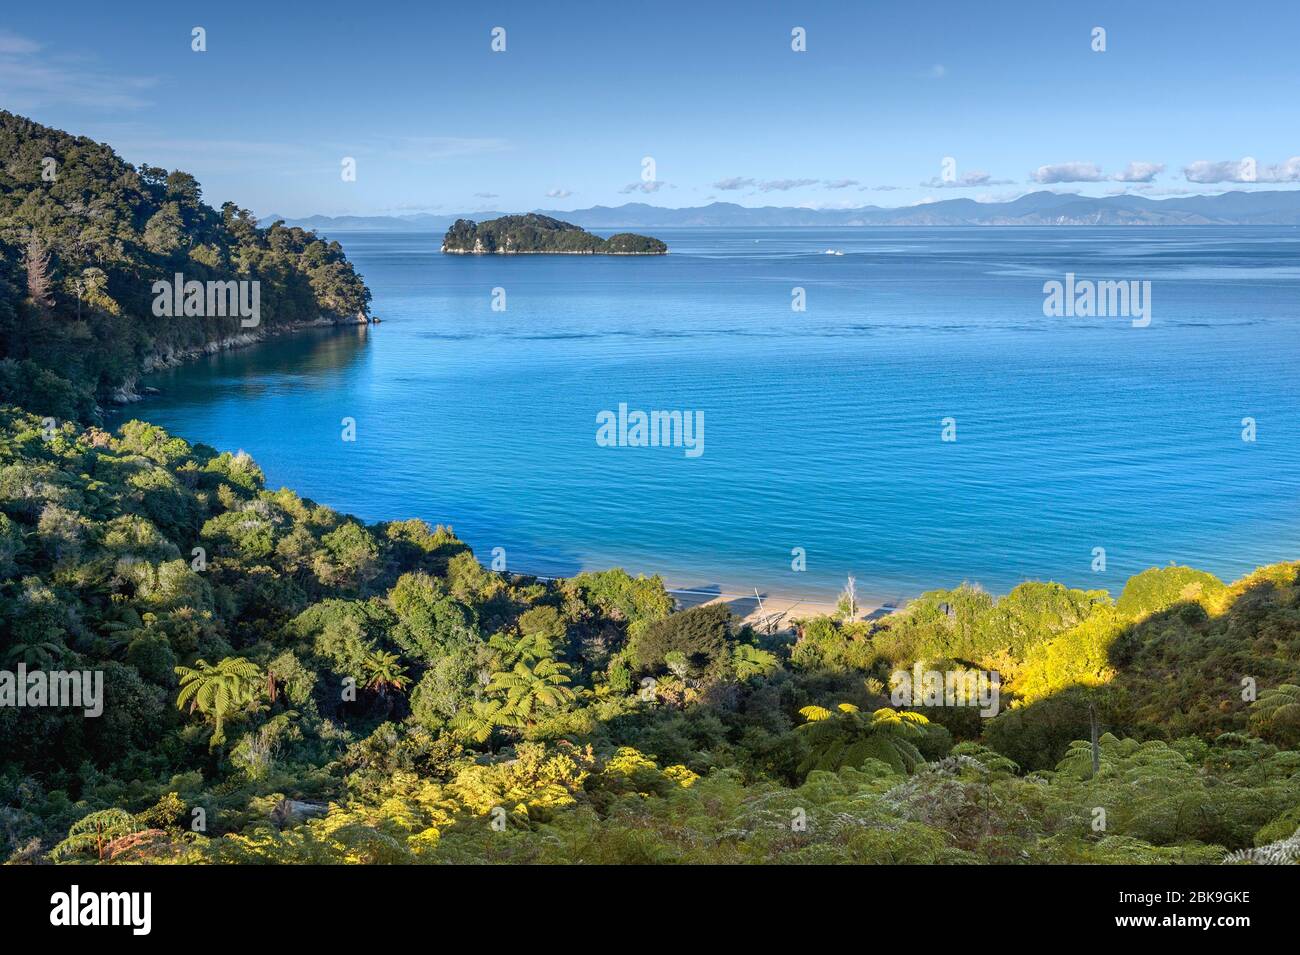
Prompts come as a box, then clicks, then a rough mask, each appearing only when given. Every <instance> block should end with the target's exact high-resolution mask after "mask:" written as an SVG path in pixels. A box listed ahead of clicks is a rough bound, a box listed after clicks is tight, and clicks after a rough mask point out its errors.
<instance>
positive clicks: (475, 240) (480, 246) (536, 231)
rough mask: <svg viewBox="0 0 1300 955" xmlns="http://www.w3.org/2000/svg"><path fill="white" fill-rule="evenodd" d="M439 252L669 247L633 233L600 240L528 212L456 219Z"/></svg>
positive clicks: (630, 251)
mask: <svg viewBox="0 0 1300 955" xmlns="http://www.w3.org/2000/svg"><path fill="white" fill-rule="evenodd" d="M442 251H444V252H450V253H452V254H455V255H492V254H496V255H529V254H533V255H536V254H553V255H664V254H666V253H667V252H668V246H667V245H666V244H665V243H664V242H662V241H660V240H659V239H654V238H651V237H650V236H648V235H637V234H635V233H633V232H620V233H618V234H617V235H611V236H610V237H609V238H608V239H602V238H601V237H600V236H598V235H593V234H592V233H590V232H588V231H587V230H586V229H582V228H579V227H578V226H576V225H574V224H573V223H571V222H561V221H560V220H559V219H552V218H551V217H550V216H543V215H538V214H537V213H535V212H530V213H528V214H527V215H522V216H501V218H499V219H489V220H488V221H487V222H478V223H476V222H474V220H472V219H457V220H456V221H455V222H454V223H452V226H451V228H450V229H448V230H447V234H446V235H445V236H443V238H442Z"/></svg>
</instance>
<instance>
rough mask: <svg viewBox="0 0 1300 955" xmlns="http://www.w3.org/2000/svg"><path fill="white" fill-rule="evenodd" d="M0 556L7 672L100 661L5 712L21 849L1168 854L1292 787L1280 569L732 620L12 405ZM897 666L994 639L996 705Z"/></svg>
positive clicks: (12, 832) (131, 426)
mask: <svg viewBox="0 0 1300 955" xmlns="http://www.w3.org/2000/svg"><path fill="white" fill-rule="evenodd" d="M0 565H3V566H0V572H2V575H3V578H4V580H5V581H6V582H5V583H4V584H3V586H2V587H0V630H2V632H3V641H2V642H0V656H2V660H0V667H3V668H7V669H10V670H12V669H14V668H15V667H16V666H17V665H18V663H20V662H21V663H24V664H26V665H27V666H28V667H43V668H46V669H73V668H94V669H99V670H102V671H103V673H104V682H105V706H104V713H103V715H102V716H100V717H98V718H86V717H84V716H83V715H82V713H81V711H79V710H74V709H56V708H48V707H47V708H44V709H40V710H32V709H15V708H11V707H0V740H2V741H3V748H2V749H0V842H2V843H3V844H2V845H0V853H3V855H4V856H6V857H9V858H11V859H13V860H14V861H36V860H41V859H51V860H55V861H63V862H93V861H97V860H100V859H103V860H104V861H106V862H107V861H114V862H121V861H132V860H135V861H138V860H146V859H148V860H171V861H191V862H202V861H214V862H242V861H281V862H307V861H337V862H381V861H400V862H406V861H432V862H465V861H492V862H506V861H514V862H546V861H573V860H582V861H591V862H594V861H606V862H653V861H701V862H703V861H717V862H744V861H753V862H809V861H820V862H835V861H861V862H943V861H962V862H987V861H993V862H1096V861H1115V862H1169V861H1174V862H1192V861H1218V860H1220V859H1222V858H1223V856H1224V854H1225V852H1228V851H1231V850H1241V849H1247V848H1249V847H1251V846H1253V845H1255V844H1264V843H1269V842H1275V841H1277V840H1280V839H1283V838H1286V837H1288V836H1290V835H1291V834H1292V832H1293V831H1294V829H1295V827H1296V824H1297V816H1298V815H1300V808H1298V807H1300V752H1297V750H1296V749H1295V746H1296V745H1297V740H1298V739H1300V730H1298V729H1297V728H1298V727H1300V718H1298V717H1297V713H1298V711H1300V689H1297V686H1296V684H1297V682H1300V681H1297V679H1296V660H1297V657H1298V654H1300V580H1298V574H1300V564H1285V565H1276V566H1273V567H1268V568H1264V569H1263V570H1261V571H1259V572H1257V573H1255V574H1253V575H1251V576H1250V577H1247V578H1246V579H1244V580H1241V581H1238V582H1236V583H1234V584H1231V585H1225V584H1223V583H1221V582H1220V581H1218V580H1216V579H1215V578H1213V577H1212V576H1210V575H1208V574H1203V573H1199V572H1197V571H1193V570H1191V569H1188V568H1182V567H1168V568H1161V569H1155V570H1151V571H1147V572H1146V573H1144V574H1141V575H1139V576H1137V577H1135V578H1133V580H1132V581H1131V582H1130V583H1129V585H1128V587H1127V588H1126V589H1125V590H1124V592H1123V594H1121V595H1120V597H1119V599H1118V600H1115V601H1112V600H1111V599H1110V598H1109V597H1108V596H1107V595H1106V594H1105V593H1103V592H1099V591H1090V592H1084V591H1078V590H1070V589H1068V588H1065V587H1062V586H1059V585H1056V584H1046V583H1026V584H1022V585H1021V586H1019V587H1017V588H1016V589H1015V590H1013V591H1012V592H1011V593H1009V594H1007V595H1006V596H1004V597H1002V598H1001V599H994V598H993V597H991V596H990V595H988V594H986V593H984V592H982V591H980V590H978V589H977V588H974V587H969V586H963V587H961V588H958V589H956V590H953V591H945V592H936V593H931V594H926V595H925V596H923V597H922V598H920V599H918V600H917V601H915V602H914V603H913V604H911V605H910V606H909V607H907V608H906V609H905V610H904V611H902V612H901V613H899V614H896V615H894V616H891V617H887V618H884V619H881V620H878V621H874V622H863V621H856V622H842V621H838V620H833V619H831V618H827V617H820V618H816V619H812V620H807V621H804V622H802V623H801V625H800V626H799V628H798V631H797V633H796V634H782V633H778V634H773V635H759V634H755V633H754V632H752V631H751V630H749V629H748V628H745V627H740V626H738V625H737V623H736V621H735V620H734V619H733V618H732V617H731V615H730V614H729V612H728V611H727V609H726V608H725V607H724V606H719V605H710V606H705V607H700V608H696V609H693V610H688V611H684V612H672V601H671V600H670V598H669V596H668V595H667V594H666V593H665V591H664V589H663V586H662V584H661V582H660V581H659V580H658V579H646V578H632V577H629V576H628V575H627V574H625V573H623V572H622V571H618V570H613V571H608V572H604V573H598V574H584V575H581V576H578V577H575V578H573V579H570V580H564V581H557V582H548V583H543V582H540V581H536V580H531V579H528V578H521V577H512V576H505V575H501V574H497V573H494V572H491V571H489V570H486V569H484V568H483V567H482V566H481V565H480V564H479V563H478V562H477V561H476V560H475V559H474V557H473V555H472V554H471V553H470V552H469V550H468V549H467V548H466V547H465V546H464V545H463V544H462V543H461V542H459V541H458V540H457V539H456V537H455V536H454V535H453V534H452V532H451V531H450V530H449V529H447V528H431V527H428V526H427V525H425V524H423V523H421V522H419V521H400V522H394V523H388V524H381V525H376V526H369V527H367V526H364V525H362V524H361V523H359V522H357V521H356V520H353V519H351V518H349V517H347V516H346V515H342V514H338V513H335V512H334V511H331V510H330V509H329V508H327V507H323V506H320V505H318V504H315V503H313V502H311V501H307V500H304V499H302V498H300V497H298V496H297V495H296V494H294V493H293V492H292V491H289V490H283V489H282V490H278V491H272V490H268V489H267V488H266V487H265V486H264V481H263V476H262V473H261V472H260V470H259V469H258V468H257V466H256V464H254V462H253V461H251V460H250V459H249V458H248V457H246V456H243V455H231V454H228V453H223V454H218V453H217V452H216V451H214V450H213V449H211V448H207V447H204V446H202V445H190V444H188V443H186V442H185V441H183V440H181V439H179V438H175V437H172V436H169V435H167V434H165V433H164V432H162V431H161V430H160V429H158V428H156V427H154V426H151V425H148V424H145V423H142V422H139V421H133V422H130V423H128V424H126V425H124V426H123V427H122V428H121V429H119V431H118V432H117V433H116V434H113V435H110V434H107V433H105V432H103V431H101V430H98V429H97V428H95V427H93V426H90V427H81V426H78V425H74V424H71V423H65V424H62V425H60V426H58V427H55V428H51V427H49V422H47V421H43V420H42V419H40V418H38V417H36V416H33V415H29V414H26V413H24V412H22V411H19V410H18V409H15V408H12V407H10V408H5V409H4V410H3V411H0ZM916 660H922V661H925V664H926V666H929V667H938V668H943V669H946V668H953V667H956V668H961V667H968V666H969V667H985V668H996V669H998V670H999V671H1000V672H1001V673H1002V674H1003V676H1004V683H1003V700H1002V707H1003V708H1002V712H1001V713H1000V714H999V715H997V716H996V717H995V718H992V719H981V718H980V717H979V716H978V715H977V714H976V713H975V711H974V710H972V709H969V708H958V707H917V708H915V709H914V710H902V711H900V710H898V709H896V708H893V707H891V706H890V702H889V699H888V688H887V686H886V684H887V681H888V678H889V674H890V672H891V671H893V670H894V669H895V668H897V667H900V666H901V667H905V666H910V665H911V664H912V663H913V662H914V661H916ZM1247 677H1250V678H1253V679H1254V680H1255V681H1256V682H1257V684H1258V691H1259V692H1258V694H1257V695H1258V699H1257V700H1255V701H1254V702H1252V701H1250V700H1249V699H1243V686H1242V680H1243V679H1245V678H1247ZM1090 706H1091V707H1092V708H1093V712H1095V713H1096V714H1097V719H1098V722H1099V727H1098V728H1099V731H1100V733H1101V735H1100V739H1099V742H1098V747H1097V750H1098V752H1097V756H1098V760H1099V768H1098V771H1097V772H1096V773H1095V774H1094V773H1093V771H1092V749H1091V746H1090V744H1089V743H1088V742H1087V740H1088V738H1089V733H1090V716H1089V707H1090ZM1098 810H1104V812H1105V826H1104V828H1102V829H1097V828H1094V826H1095V822H1096V819H1097V818H1098V815H1097V811H1098ZM199 823H201V825H199ZM196 826H197V829H196Z"/></svg>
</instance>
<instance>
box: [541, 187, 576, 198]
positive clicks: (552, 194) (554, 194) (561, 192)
mask: <svg viewBox="0 0 1300 955" xmlns="http://www.w3.org/2000/svg"><path fill="white" fill-rule="evenodd" d="M571 195H573V193H572V192H571V191H570V190H568V189H548V190H546V198H547V199H567V198H569V196H571Z"/></svg>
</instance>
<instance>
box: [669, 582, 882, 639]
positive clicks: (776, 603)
mask: <svg viewBox="0 0 1300 955" xmlns="http://www.w3.org/2000/svg"><path fill="white" fill-rule="evenodd" d="M668 593H670V594H671V595H672V596H673V598H674V599H676V601H677V608H678V609H679V610H685V609H688V608H690V607H702V606H704V605H706V604H713V603H725V604H726V605H727V606H729V607H730V608H731V612H732V613H734V614H735V615H736V616H737V617H738V618H739V619H740V620H741V621H742V622H743V623H747V624H750V625H751V626H753V627H755V628H756V629H762V627H760V625H763V624H764V623H766V628H774V631H780V630H789V629H791V622H792V621H794V620H800V619H807V618H809V617H817V616H822V615H824V614H829V615H832V616H834V615H835V614H836V610H835V601H834V600H828V599H826V597H824V596H797V595H793V594H789V595H786V594H776V593H763V592H761V591H759V592H757V593H754V592H751V593H749V594H741V593H732V592H725V591H721V590H717V589H714V588H705V589H701V590H695V589H691V588H674V587H669V588H668ZM897 609H898V605H895V604H893V603H878V602H877V603H873V602H870V601H861V602H859V604H858V619H859V620H873V619H876V618H878V617H882V616H886V615H888V614H890V613H892V612H894V611H895V610H897Z"/></svg>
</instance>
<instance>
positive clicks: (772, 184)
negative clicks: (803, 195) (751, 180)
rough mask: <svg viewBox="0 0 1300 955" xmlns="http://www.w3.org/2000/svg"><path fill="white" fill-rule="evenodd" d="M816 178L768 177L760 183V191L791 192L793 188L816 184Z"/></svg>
mask: <svg viewBox="0 0 1300 955" xmlns="http://www.w3.org/2000/svg"><path fill="white" fill-rule="evenodd" d="M817 182H818V180H816V179H768V180H766V181H764V182H760V183H759V184H758V191H759V192H789V191H790V190H791V189H802V188H803V187H804V186H815V185H816V184H817Z"/></svg>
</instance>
